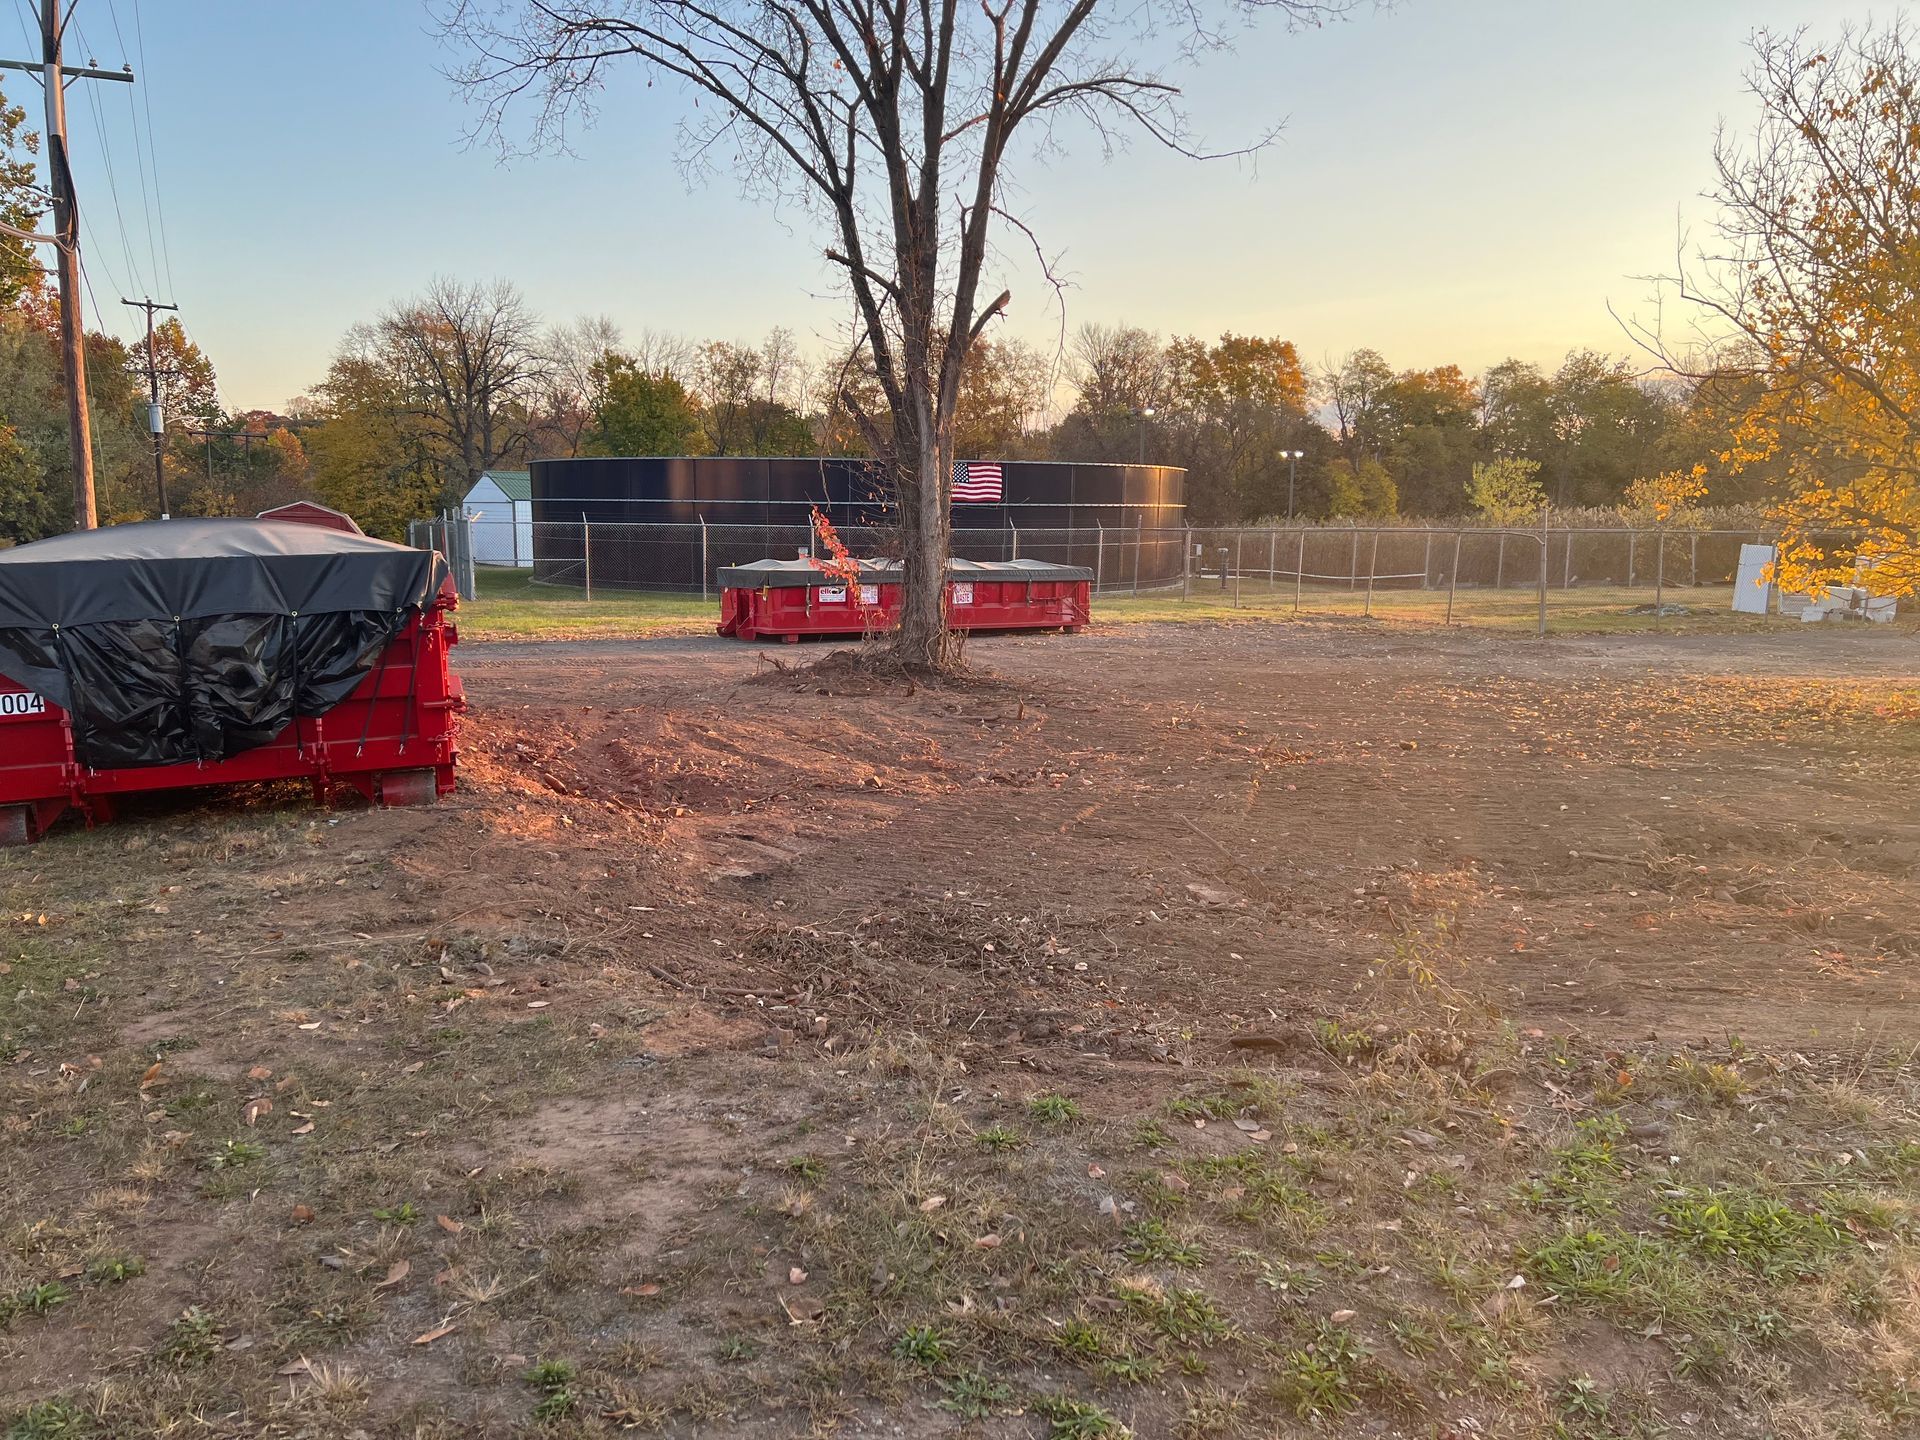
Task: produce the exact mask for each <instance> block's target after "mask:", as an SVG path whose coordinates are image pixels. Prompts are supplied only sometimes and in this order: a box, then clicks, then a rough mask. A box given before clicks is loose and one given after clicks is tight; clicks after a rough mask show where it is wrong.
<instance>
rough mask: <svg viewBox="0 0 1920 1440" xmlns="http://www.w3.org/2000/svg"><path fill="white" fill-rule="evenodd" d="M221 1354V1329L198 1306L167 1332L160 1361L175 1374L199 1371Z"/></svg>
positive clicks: (175, 1322) (184, 1314)
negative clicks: (171, 1368) (185, 1371)
mask: <svg viewBox="0 0 1920 1440" xmlns="http://www.w3.org/2000/svg"><path fill="white" fill-rule="evenodd" d="M219 1350H220V1325H219V1322H218V1321H216V1320H215V1319H214V1318H213V1316H211V1315H209V1314H208V1313H207V1312H206V1311H205V1310H202V1309H201V1308H200V1307H199V1306H198V1305H194V1306H190V1307H189V1308H188V1309H186V1310H184V1311H182V1312H181V1315H180V1318H179V1319H178V1320H176V1321H174V1322H173V1325H172V1326H171V1328H169V1329H168V1331H167V1338H166V1340H165V1342H164V1343H163V1344H162V1345H161V1347H160V1358H161V1359H163V1360H165V1361H166V1362H167V1364H169V1365H171V1366H172V1367H173V1368H174V1369H176V1370H198V1369H200V1368H202V1367H203V1366H205V1365H206V1364H207V1363H208V1362H209V1361H211V1360H212V1359H213V1357H214V1356H215V1355H216V1354H217V1353H219Z"/></svg>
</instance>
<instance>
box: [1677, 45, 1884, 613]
mask: <svg viewBox="0 0 1920 1440" xmlns="http://www.w3.org/2000/svg"><path fill="white" fill-rule="evenodd" d="M1753 51H1754V62H1753V65H1752V68H1751V71H1750V73H1749V76H1748V81H1749V88H1750V89H1751V91H1752V92H1753V94H1754V95H1755V96H1756V97H1757V98H1758V100H1759V102H1760V106H1761V114H1760V117H1759V119H1758V121H1757V122H1756V123H1755V125H1754V127H1753V129H1752V131H1751V132H1750V133H1749V134H1747V135H1745V136H1744V137H1741V138H1739V139H1737V140H1732V139H1723V140H1722V141H1721V143H1720V145H1719V146H1718V147H1717V151H1716V157H1715V158H1716V168H1717V170H1718V175H1719V183H1718V185H1717V187H1716V193H1715V195H1714V197H1713V198H1714V199H1716V200H1717V201H1718V202H1719V205H1720V218H1719V220H1718V233H1719V236H1720V241H1721V243H1720V244H1719V245H1718V246H1716V247H1715V249H1716V251H1717V253H1712V254H1703V255H1701V256H1700V257H1698V261H1697V263H1696V264H1695V265H1694V267H1693V268H1692V270H1691V271H1689V272H1688V273H1684V274H1682V275H1680V276H1678V277H1676V282H1675V283H1676V284H1677V285H1678V288H1679V290H1680V293H1681V294H1682V295H1683V296H1684V297H1685V298H1687V299H1689V300H1692V301H1694V302H1696V303H1697V304H1699V305H1701V306H1703V307H1705V308H1706V309H1707V310H1708V311H1709V312H1711V313H1712V314H1713V315H1715V316H1717V317H1719V319H1720V320H1722V321H1724V322H1726V324H1727V325H1728V326H1730V327H1731V332H1732V335H1733V337H1734V339H1733V344H1732V346H1731V347H1730V349H1729V350H1727V351H1724V352H1723V353H1721V354H1719V355H1716V356H1715V357H1714V358H1715V362H1716V364H1715V368H1716V370H1717V372H1718V373H1720V374H1721V375H1723V376H1724V375H1725V374H1726V373H1727V372H1728V371H1729V370H1730V369H1739V370H1743V371H1745V372H1746V373H1747V374H1749V375H1750V376H1751V377H1753V378H1754V379H1756V380H1757V381H1759V382H1761V383H1760V385H1759V387H1758V391H1757V399H1756V400H1755V401H1754V403H1753V404H1752V407H1751V408H1750V409H1749V410H1748V411H1747V413H1746V414H1745V416H1744V417H1743V418H1742V420H1741V421H1740V423H1739V424H1738V425H1737V427H1736V429H1735V433H1734V434H1733V436H1732V437H1731V439H1730V442H1729V444H1728V446H1727V448H1726V450H1725V451H1723V452H1722V453H1721V454H1720V455H1719V460H1720V461H1721V463H1722V464H1723V465H1725V466H1726V467H1727V468H1728V469H1729V470H1731V471H1735V472H1737V471H1740V470H1742V469H1751V468H1754V467H1758V466H1761V465H1766V466H1768V467H1770V468H1771V469H1772V470H1774V471H1775V472H1776V473H1782V474H1784V475H1785V477H1786V484H1785V492H1784V493H1783V494H1781V495H1779V496H1778V497H1777V499H1776V508H1775V520H1776V522H1777V523H1778V525H1779V526H1780V531H1781V544H1780V549H1779V552H1778V558H1777V561H1776V564H1775V572H1774V578H1775V579H1776V580H1777V581H1779V583H1780V584H1782V585H1783V586H1784V587H1785V588H1787V589H1789V590H1805V591H1819V590H1824V589H1825V588H1826V587H1828V586H1831V585H1837V584H1847V583H1852V582H1853V581H1854V580H1855V578H1856V572H1858V575H1859V578H1860V579H1861V580H1862V581H1863V582H1864V583H1866V584H1867V585H1868V586H1869V587H1870V588H1871V589H1872V590H1874V591H1875V592H1877V593H1880V594H1885V595H1913V594H1920V54H1916V50H1915V44H1914V39H1913V37H1912V36H1911V35H1910V34H1909V32H1908V30H1907V29H1906V27H1905V26H1904V25H1903V24H1902V23H1900V22H1898V21H1895V22H1892V23H1889V24H1884V25H1880V26H1877V27H1876V26H1868V27H1865V28H1861V29H1856V30H1849V31H1845V32H1843V33H1842V34H1841V35H1840V36H1839V37H1838V40H1837V42H1836V43H1834V44H1832V45H1824V46H1823V45H1818V44H1816V43H1815V42H1814V41H1813V40H1812V39H1811V38H1809V37H1808V36H1807V35H1806V34H1805V33H1804V32H1795V33H1793V34H1791V35H1786V36H1779V35H1772V34H1768V33H1766V32H1761V33H1760V34H1758V35H1757V36H1756V37H1755V38H1754V41H1753ZM1729 361H1731V362H1732V363H1731V364H1728V363H1727V362H1729Z"/></svg>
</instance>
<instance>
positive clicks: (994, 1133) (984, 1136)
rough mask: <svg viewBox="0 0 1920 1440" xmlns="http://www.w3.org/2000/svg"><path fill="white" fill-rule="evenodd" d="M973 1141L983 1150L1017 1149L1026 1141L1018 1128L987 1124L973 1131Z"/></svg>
mask: <svg viewBox="0 0 1920 1440" xmlns="http://www.w3.org/2000/svg"><path fill="white" fill-rule="evenodd" d="M973 1143H974V1144H976V1145H978V1146H980V1147H981V1148H982V1149H983V1150H1018V1149H1019V1148H1020V1147H1021V1146H1022V1145H1024V1144H1026V1143H1027V1142H1026V1137H1025V1136H1024V1135H1022V1134H1021V1133H1020V1132H1019V1131H1018V1130H1015V1129H1012V1128H1011V1127H1009V1126H1006V1125H989V1126H988V1127H987V1128H986V1129H984V1130H976V1131H974V1132H973Z"/></svg>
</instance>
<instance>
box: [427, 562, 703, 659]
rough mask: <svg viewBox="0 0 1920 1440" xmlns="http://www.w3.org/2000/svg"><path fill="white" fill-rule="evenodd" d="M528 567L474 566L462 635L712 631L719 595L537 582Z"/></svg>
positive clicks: (571, 636) (565, 636) (624, 635)
mask: <svg viewBox="0 0 1920 1440" xmlns="http://www.w3.org/2000/svg"><path fill="white" fill-rule="evenodd" d="M530 573H531V572H529V571H526V570H515V569H513V568H511V567H508V566H502V565H479V566H475V567H474V589H475V590H476V592H477V594H476V595H475V597H474V599H472V600H470V601H468V602H466V603H465V604H463V605H461V607H460V638H461V639H463V640H584V639H595V638H597V639H643V638H646V637H648V636H653V635H695V634H701V633H708V634H710V633H712V627H713V622H714V620H715V618H716V616H717V615H718V614H719V602H718V601H717V600H710V599H702V598H701V597H700V596H698V595H661V594H654V593H650V592H649V593H640V592H636V591H629V590H600V591H597V592H596V593H595V594H594V597H593V598H592V599H591V600H589V599H587V598H586V595H585V592H584V591H582V590H580V589H578V588H575V587H572V586H565V585H535V584H533V583H531V581H530V578H529V576H530Z"/></svg>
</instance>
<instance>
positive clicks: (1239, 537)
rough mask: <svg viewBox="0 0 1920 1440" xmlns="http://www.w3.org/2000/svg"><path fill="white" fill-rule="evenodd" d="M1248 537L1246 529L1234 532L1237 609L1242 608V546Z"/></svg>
mask: <svg viewBox="0 0 1920 1440" xmlns="http://www.w3.org/2000/svg"><path fill="white" fill-rule="evenodd" d="M1246 538H1247V537H1246V532H1245V531H1242V530H1236V531H1234V532H1233V608H1234V609H1236V610H1238V609H1239V608H1240V557H1241V550H1240V547H1241V544H1242V542H1244V541H1245V540H1246Z"/></svg>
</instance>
